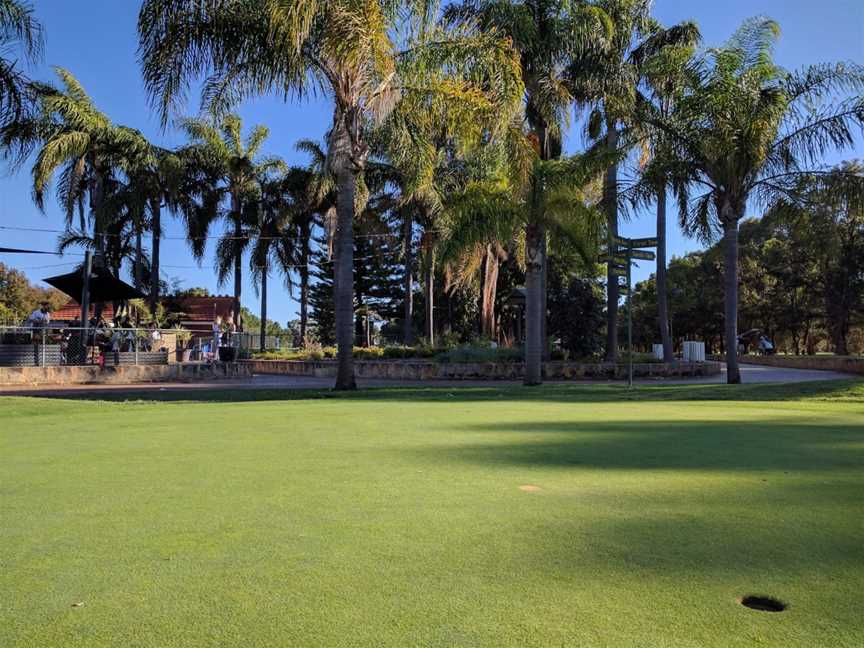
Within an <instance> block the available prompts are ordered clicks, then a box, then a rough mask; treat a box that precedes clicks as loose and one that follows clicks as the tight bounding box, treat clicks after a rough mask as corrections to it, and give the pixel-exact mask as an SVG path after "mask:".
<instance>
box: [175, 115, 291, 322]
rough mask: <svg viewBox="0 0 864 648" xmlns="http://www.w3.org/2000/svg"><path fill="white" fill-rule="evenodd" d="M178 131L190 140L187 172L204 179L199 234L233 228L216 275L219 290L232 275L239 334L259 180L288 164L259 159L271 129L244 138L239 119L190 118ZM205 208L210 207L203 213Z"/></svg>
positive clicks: (219, 251) (221, 247)
mask: <svg viewBox="0 0 864 648" xmlns="http://www.w3.org/2000/svg"><path fill="white" fill-rule="evenodd" d="M180 126H181V128H182V129H183V130H184V131H185V132H186V134H187V136H188V137H189V138H190V139H191V140H192V143H191V144H190V145H189V146H187V147H186V148H184V149H183V151H182V158H183V160H184V161H185V163H186V165H187V169H188V170H189V172H191V174H192V175H193V176H194V175H202V176H203V177H204V178H205V180H204V181H202V182H201V184H200V192H201V206H202V209H199V210H198V212H197V219H198V220H197V222H196V223H195V229H196V235H197V237H198V238H200V239H201V240H204V239H206V237H207V233H208V231H209V229H210V225H211V224H212V223H213V222H214V221H215V220H216V219H217V218H220V217H221V218H224V219H225V220H226V221H227V222H228V225H229V231H228V232H227V233H226V234H225V235H224V236H223V237H222V238H221V239H220V240H219V242H218V244H217V246H216V274H217V279H218V282H219V284H220V285H221V284H223V283H224V282H225V281H226V280H227V278H228V276H229V275H230V274H231V273H232V271H233V275H234V324H235V326H236V327H237V330H238V331H240V330H242V324H243V323H242V321H241V315H240V306H241V304H240V297H241V293H242V286H243V283H242V282H243V254H244V252H245V250H246V248H247V247H248V245H249V233H250V230H251V228H253V227H255V226H256V224H257V221H258V207H257V201H258V199H259V198H260V194H261V186H260V181H261V178H263V177H266V176H267V175H268V174H270V173H273V172H277V171H281V170H284V168H285V163H284V162H282V160H280V159H278V158H266V157H263V158H262V157H260V156H259V152H260V150H261V147H262V146H263V144H264V142H265V141H266V139H267V136H268V134H269V131H268V129H267V128H266V127H265V126H261V125H258V126H255V127H254V128H253V129H252V130H251V131H250V132H249V134H248V135H247V136H246V138H245V139H244V138H243V134H242V130H243V124H242V122H241V120H240V117H238V116H237V115H233V114H231V115H225V116H224V117H222V118H220V119H219V120H217V121H211V120H206V119H194V118H187V119H183V120H181V121H180ZM226 202H227V210H226V209H225V203H226ZM205 204H206V205H208V206H209V208H203V206H204V205H205ZM193 252H195V253H196V256H198V258H199V259H200V258H201V256H202V255H203V252H204V247H203V246H193Z"/></svg>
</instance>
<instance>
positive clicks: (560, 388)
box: [0, 379, 864, 404]
mask: <svg viewBox="0 0 864 648" xmlns="http://www.w3.org/2000/svg"><path fill="white" fill-rule="evenodd" d="M0 396H23V397H36V398H56V399H64V400H86V401H108V402H127V401H140V402H154V403H172V402H174V403H177V402H183V403H187V402H196V403H243V402H257V401H297V400H347V401H352V400H358V401H392V402H447V403H471V402H496V401H497V402H556V403H574V404H576V403H613V402H655V401H694V400H700V401H701V400H705V401H725V400H741V401H793V400H800V399H813V400H832V401H842V402H849V403H862V404H864V381H862V380H860V379H850V380H826V381H815V382H801V383H784V384H772V383H757V384H750V385H722V384H693V385H687V384H674V385H670V384H665V385H664V384H657V385H654V384H650V385H639V386H637V387H636V388H634V389H628V388H627V387H626V386H624V385H621V384H608V383H604V384H586V383H568V384H562V383H556V384H546V385H542V386H538V387H522V386H511V385H502V386H495V385H490V386H484V387H477V386H465V387H462V386H452V385H451V386H437V385H435V384H434V383H430V385H429V386H428V387H426V386H423V387H417V386H410V387H374V388H367V389H361V390H358V391H354V392H335V391H332V390H327V389H271V388H249V387H247V386H244V385H238V386H237V387H234V388H232V387H230V386H224V387H223V386H218V387H212V388H211V387H205V388H201V387H195V388H191V387H189V388H185V387H182V386H179V387H171V388H168V389H165V390H161V389H159V388H157V387H130V388H128V389H126V388H115V389H110V390H107V389H99V388H98V387H95V388H94V389H92V390H86V389H80V388H78V389H75V390H64V389H63V388H56V389H52V388H38V389H33V390H27V391H12V392H6V393H3V392H2V391H0Z"/></svg>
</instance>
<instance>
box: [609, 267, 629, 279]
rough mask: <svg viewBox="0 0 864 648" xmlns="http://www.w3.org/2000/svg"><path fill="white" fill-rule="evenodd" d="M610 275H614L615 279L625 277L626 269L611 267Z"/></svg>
mask: <svg viewBox="0 0 864 648" xmlns="http://www.w3.org/2000/svg"><path fill="white" fill-rule="evenodd" d="M612 274H613V275H615V276H616V277H626V276H627V269H626V268H616V267H614V266H613V267H612Z"/></svg>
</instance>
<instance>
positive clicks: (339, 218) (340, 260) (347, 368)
mask: <svg viewBox="0 0 864 648" xmlns="http://www.w3.org/2000/svg"><path fill="white" fill-rule="evenodd" d="M356 181H357V178H356V173H355V172H354V171H353V170H352V169H351V168H350V165H349V164H345V165H344V168H343V169H342V170H341V171H340V173H339V175H338V176H337V178H336V183H337V196H336V258H335V262H334V277H333V280H334V286H333V294H334V297H335V302H336V303H335V311H336V346H337V348H338V352H337V356H336V357H337V369H336V389H338V390H349V389H356V388H357V383H356V381H355V380H354V358H353V353H354V191H355V184H356Z"/></svg>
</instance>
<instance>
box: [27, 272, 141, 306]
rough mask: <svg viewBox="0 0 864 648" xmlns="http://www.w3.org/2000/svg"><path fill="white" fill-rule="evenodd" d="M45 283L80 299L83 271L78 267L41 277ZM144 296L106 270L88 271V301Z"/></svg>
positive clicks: (113, 300) (107, 300) (76, 299)
mask: <svg viewBox="0 0 864 648" xmlns="http://www.w3.org/2000/svg"><path fill="white" fill-rule="evenodd" d="M42 281H44V282H45V283H47V284H49V285H51V286H54V287H55V288H57V289H58V290H61V291H62V292H64V293H66V294H67V295H69V296H70V297H71V298H72V299H74V300H75V301H80V300H81V292H82V291H83V288H84V271H83V270H82V269H81V268H79V269H78V270H75V271H74V272H70V273H69V274H64V275H57V276H56V277H48V278H47V279H43V280H42ZM139 297H144V293H142V292H141V291H140V290H135V288H134V287H133V286H130V285H129V284H127V283H126V282H125V281H121V280H120V279H118V278H117V277H115V276H113V275H112V274H111V273H110V272H108V271H107V270H104V269H101V268H93V271H92V272H91V273H90V303H91V304H92V303H96V302H115V301H125V300H127V299H137V298H139Z"/></svg>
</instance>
